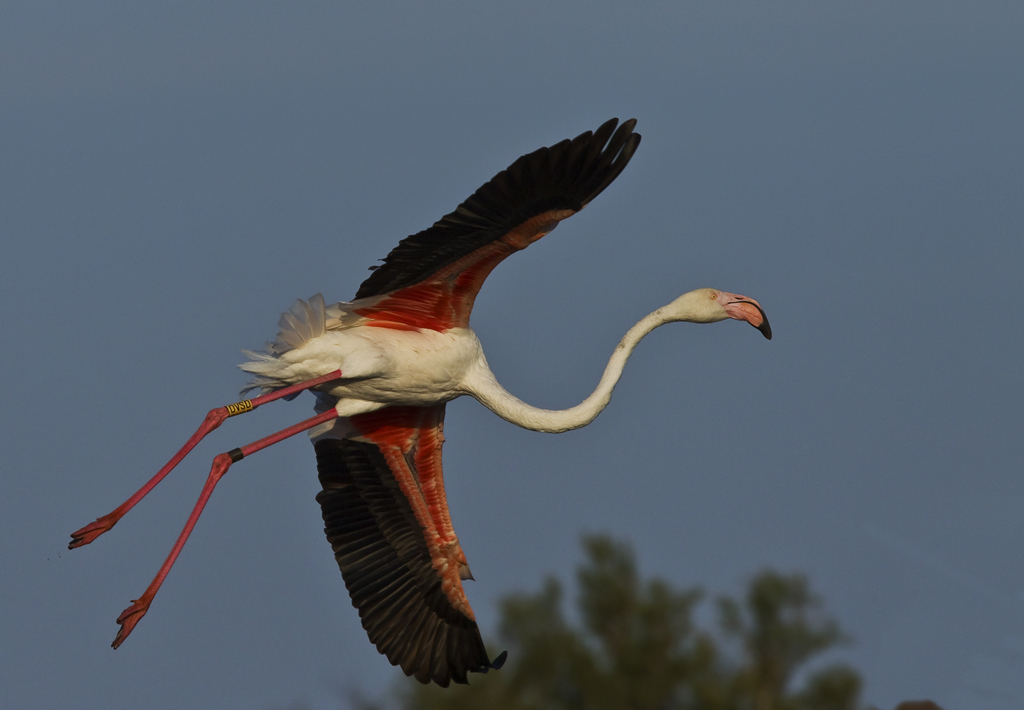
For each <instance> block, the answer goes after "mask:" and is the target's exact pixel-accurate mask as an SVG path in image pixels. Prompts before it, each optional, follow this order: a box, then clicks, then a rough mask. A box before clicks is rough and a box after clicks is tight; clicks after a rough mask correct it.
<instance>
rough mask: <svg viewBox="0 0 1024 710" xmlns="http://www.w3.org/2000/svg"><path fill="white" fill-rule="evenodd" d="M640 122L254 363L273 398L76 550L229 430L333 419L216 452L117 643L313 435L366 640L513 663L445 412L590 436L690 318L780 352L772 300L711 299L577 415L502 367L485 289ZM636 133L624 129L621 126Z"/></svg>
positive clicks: (558, 217)
mask: <svg viewBox="0 0 1024 710" xmlns="http://www.w3.org/2000/svg"><path fill="white" fill-rule="evenodd" d="M635 124H636V121H635V119H634V120H628V121H625V122H623V123H622V124H621V125H618V120H617V119H611V120H610V121H607V122H606V123H604V124H603V125H602V126H600V127H599V128H598V129H597V130H596V131H593V132H591V131H587V132H585V133H582V134H580V135H579V136H577V137H576V138H574V139H572V140H563V141H561V142H560V143H557V144H555V145H553V146H550V147H548V148H541V149H539V150H536V151H534V152H532V153H529V154H528V155H524V156H522V157H520V158H519V159H518V160H516V161H515V162H513V163H512V165H510V166H509V167H508V168H507V169H506V170H503V171H502V172H500V173H498V174H497V175H496V176H495V177H494V178H492V179H491V180H490V181H489V182H487V183H486V184H484V185H483V186H482V187H481V188H480V189H478V190H477V191H476V192H475V193H473V195H471V196H470V197H469V199H467V200H466V201H465V202H463V203H462V204H461V205H459V206H458V207H457V208H456V209H455V211H454V212H451V213H450V214H448V215H446V216H444V217H443V218H441V220H439V221H438V222H436V223H435V224H434V225H433V226H432V227H430V228H429V229H426V230H424V231H422V232H419V233H418V234H414V235H412V236H410V237H407V238H406V239H404V240H402V241H401V242H400V243H399V244H398V246H396V247H395V248H394V249H393V250H392V251H391V253H390V254H388V256H387V258H385V259H384V260H383V264H382V265H381V266H379V267H371V268H372V269H373V273H372V274H371V275H370V277H369V278H367V279H366V281H364V282H363V284H362V285H361V286H360V287H359V290H358V292H357V293H356V296H355V299H354V300H353V301H351V302H342V303H335V304H333V305H326V304H325V302H324V299H323V296H321V295H320V294H317V295H315V296H313V297H311V298H310V299H308V300H305V301H304V300H299V301H297V302H296V303H295V304H294V305H293V306H292V308H291V309H290V310H289V311H288V312H286V313H284V314H283V315H282V317H281V319H280V321H279V323H278V327H279V328H280V332H279V333H278V336H277V339H276V340H275V341H274V342H273V343H271V344H268V346H267V349H266V351H265V352H259V353H257V352H249V351H245V354H246V355H247V356H248V358H249V359H248V361H247V362H245V363H243V364H242V365H240V367H241V368H242V369H243V370H245V371H246V372H248V373H250V374H252V375H253V376H254V377H253V379H252V381H251V383H250V385H249V387H248V388H247V390H243V393H242V394H243V396H244V395H245V394H246V393H247V392H248V391H253V390H258V391H259V392H260V394H259V396H256V397H253V398H252V399H245V400H243V401H241V402H238V403H235V404H231V405H228V406H226V407H217V408H215V409H212V410H210V412H209V413H208V414H207V415H206V418H205V420H204V421H203V423H202V424H201V425H200V427H199V429H198V430H197V431H196V433H195V434H194V435H193V436H192V438H190V439H189V440H188V441H187V442H186V443H185V445H184V446H183V447H182V449H181V450H180V451H178V453H177V454H175V456H174V457H173V458H172V459H171V460H170V461H169V462H168V463H167V464H166V465H165V466H164V467H163V468H162V469H160V471H159V472H157V474H156V475H155V476H154V477H153V478H152V479H151V480H150V481H149V482H148V483H147V484H146V485H145V486H143V487H142V488H141V489H140V490H139V491H138V492H137V493H136V494H135V495H133V496H132V497H131V498H129V499H128V500H127V501H125V502H124V503H123V504H122V505H121V506H119V507H118V508H116V509H115V510H114V511H112V512H111V513H109V514H107V515H105V516H103V517H101V518H98V519H97V520H96V521H95V522H93V523H91V524H89V525H87V526H85V527H83V528H81V529H80V530H77V531H76V532H74V533H72V536H71V537H72V540H71V543H70V544H69V547H70V548H72V549H73V548H77V547H81V546H83V545H87V544H89V543H91V542H92V541H93V540H95V539H96V538H97V537H98V536H99V535H101V534H103V533H104V532H106V531H108V530H110V529H111V528H112V527H113V526H114V525H115V524H116V523H117V521H118V520H120V519H121V517H122V516H123V515H124V514H125V513H127V512H128V510H130V509H131V508H132V507H133V506H134V505H135V504H136V503H138V502H139V500H141V499H142V498H143V497H144V496H145V495H146V494H148V493H149V492H150V491H151V490H152V489H153V487H154V486H156V485H157V483H159V482H160V481H161V480H162V479H163V478H164V477H165V476H166V475H167V474H168V473H169V472H170V471H171V469H173V468H174V467H175V466H176V465H177V464H178V463H179V462H180V461H181V460H182V459H183V458H184V457H185V455H186V454H187V453H188V452H189V451H191V450H192V448H193V447H194V446H195V445H196V444H197V443H199V441H200V440H202V439H203V437H205V436H206V435H207V434H209V433H210V432H211V431H213V430H214V429H216V428H217V427H219V426H220V425H221V423H223V422H224V420H225V419H227V418H229V417H232V416H237V415H240V414H244V413H246V412H249V411H252V410H253V409H255V408H257V407H259V406H262V405H263V404H266V403H268V402H271V401H274V400H277V399H282V398H284V399H291V398H294V397H296V396H298V394H299V393H301V392H302V391H304V390H311V391H312V392H313V393H314V394H315V396H316V404H315V408H314V411H315V412H316V415H315V416H313V417H311V418H309V419H306V420H305V421H303V422H300V423H299V424H296V425H294V426H292V427H289V428H287V429H284V430H283V431H280V432H277V433H276V434H272V435H270V436H268V437H265V438H263V439H260V440H259V441H256V442H253V443H251V444H248V445H246V446H242V447H240V448H236V449H233V450H231V451H229V452H226V453H223V454H220V455H218V456H216V457H215V458H214V460H213V466H212V468H211V470H210V474H209V477H208V478H207V481H206V483H205V485H204V486H203V490H202V492H201V494H200V496H199V500H198V501H197V502H196V505H195V507H194V509H193V510H192V513H191V514H190V516H189V518H188V520H187V522H186V524H185V527H184V529H183V530H182V532H181V534H180V535H179V537H178V539H177V541H176V543H175V545H174V547H173V548H172V550H171V552H170V554H169V555H168V556H167V559H166V560H165V561H164V563H163V565H162V566H161V568H160V570H159V571H158V573H157V575H156V577H155V578H154V579H153V581H152V583H151V584H150V585H149V587H148V588H147V589H146V590H145V592H144V593H143V594H142V596H141V597H139V598H138V599H136V600H133V601H132V604H131V606H129V607H128V608H127V609H125V610H124V612H123V613H122V614H121V615H120V616H119V617H118V619H117V623H118V624H120V629H119V631H118V633H117V636H116V637H115V639H114V642H113V644H112V646H113V647H114V648H117V647H118V646H120V645H121V643H123V642H124V640H125V639H126V638H127V637H128V635H129V634H130V633H131V632H132V630H133V629H134V628H135V625H136V624H138V622H139V620H140V619H141V618H142V617H143V616H144V615H145V614H146V612H147V611H148V610H149V607H150V604H151V603H152V601H153V598H154V596H155V595H156V592H157V590H158V589H159V588H160V585H161V584H162V583H163V580H164V579H165V578H166V576H167V574H168V572H169V571H170V569H171V566H172V565H173V564H174V561H175V560H176V559H177V557H178V554H179V553H180V552H181V549H182V547H183V546H184V544H185V541H186V540H187V539H188V536H189V534H190V533H191V531H192V528H193V527H194V526H195V523H196V521H197V520H198V518H199V516H200V514H201V513H202V511H203V508H204V507H205V505H206V502H207V501H208V500H209V497H210V495H211V494H212V492H213V489H214V487H215V486H216V485H217V482H218V481H219V480H220V479H221V478H222V477H223V476H224V474H225V473H226V472H227V471H228V469H229V467H230V466H231V465H232V464H233V463H236V462H238V461H240V460H241V459H242V458H243V457H245V456H249V455H251V454H253V453H255V452H257V451H259V450H261V449H263V448H266V447H267V446H270V445H272V444H274V443H277V442H279V441H281V440H283V439H285V438H287V437H290V436H293V435H295V434H297V433H299V432H301V431H308V432H309V436H310V438H311V439H312V442H313V446H314V450H315V453H316V461H317V470H318V473H319V479H320V483H321V485H322V487H323V490H322V491H321V492H320V493H319V494H318V495H317V502H318V503H319V504H320V507H321V510H322V514H323V519H324V523H325V532H326V534H327V539H328V540H329V542H330V543H331V547H332V548H333V550H334V555H335V559H336V561H337V563H338V566H339V567H340V569H341V574H342V577H343V580H344V582H345V585H346V587H347V589H348V592H349V595H350V597H351V600H352V605H353V606H354V607H355V608H356V609H357V610H358V612H359V616H360V618H361V621H362V625H363V628H364V629H365V630H366V632H367V634H368V635H369V638H370V641H371V642H372V643H373V644H374V645H375V646H376V647H377V649H378V651H379V652H380V653H382V654H383V655H385V656H386V657H387V659H388V660H389V661H390V662H391V664H392V665H398V666H401V668H402V670H403V671H404V672H405V674H406V675H410V676H414V677H415V678H416V679H417V680H418V681H420V682H422V683H429V682H430V681H433V682H434V683H436V684H438V685H440V686H442V687H446V686H448V684H449V682H450V681H455V682H456V683H465V682H467V680H466V678H467V673H469V672H487V671H488V670H489V669H496V668H500V667H501V664H502V663H503V662H504V660H505V655H506V654H505V653H502V654H500V655H499V656H497V657H496V658H495V659H493V660H491V659H490V657H489V656H488V654H487V652H486V650H485V648H484V644H483V640H482V638H481V635H480V631H479V629H478V627H477V623H476V620H475V617H474V615H473V610H472V609H471V608H470V605H469V601H468V600H467V598H466V595H465V592H464V589H463V586H462V582H463V581H465V580H468V579H473V576H472V574H471V573H470V569H469V564H468V562H467V560H466V556H465V554H464V553H463V551H462V547H461V546H460V544H459V540H458V538H457V537H456V535H455V531H454V529H453V528H452V521H451V517H450V515H449V512H448V505H447V502H446V499H445V489H444V481H443V476H442V469H441V448H442V444H443V442H444V436H443V433H442V432H443V426H444V411H445V404H446V403H447V402H449V401H451V400H453V399H455V398H456V397H461V396H463V395H469V396H471V397H474V398H476V399H477V400H478V401H480V402H481V403H482V404H483V405H484V406H485V407H487V408H488V409H490V410H491V411H493V412H494V413H495V414H497V415H498V416H499V417H501V418H503V419H505V420H507V421H509V422H511V423H513V424H516V425H518V426H521V427H524V428H526V429H531V430H534V431H541V432H563V431H568V430H571V429H576V428H579V427H582V426H586V425H587V424H589V423H590V422H591V421H593V420H594V418H595V417H597V415H598V414H599V413H600V412H601V411H602V410H603V409H604V408H605V406H606V405H607V404H608V402H609V400H610V399H611V395H612V390H613V388H614V387H615V384H616V382H617V381H618V379H619V377H620V375H621V374H622V370H623V367H624V366H625V364H626V360H627V359H628V358H629V356H630V353H631V352H632V351H633V349H634V348H635V347H636V346H637V344H638V343H639V342H640V340H641V339H642V338H643V337H644V336H646V335H647V334H648V333H650V332H651V331H652V330H654V329H655V328H657V327H659V326H661V325H663V324H665V323H670V322H673V321H686V322H691V323H713V322H716V321H721V320H725V319H728V318H732V319H736V320H741V321H746V322H748V323H750V324H751V325H753V326H754V327H755V328H757V329H758V330H759V331H761V333H762V334H763V335H764V336H765V337H766V338H768V339H771V337H772V333H771V328H770V326H769V325H768V319H767V317H766V316H765V313H764V311H763V310H762V308H761V306H760V304H758V302H757V301H755V300H753V299H751V298H747V297H745V296H740V295H737V294H733V293H729V292H726V291H722V290H718V289H711V288H701V289H697V290H695V291H690V292H689V293H686V294H683V295H682V296H680V297H679V298H677V299H676V300H674V301H672V302H671V303H669V304H668V305H665V306H663V307H661V308H659V309H657V310H656V311H654V312H653V313H651V314H649V315H647V316H646V317H644V318H643V319H641V320H640V321H639V322H638V323H637V324H636V325H634V326H633V327H632V328H630V329H629V331H628V332H627V333H626V334H625V336H624V337H623V338H622V340H621V341H620V342H619V344H618V346H616V348H615V351H614V352H613V354H612V356H611V359H610V360H609V362H608V365H607V367H606V368H605V371H604V374H603V375H602V377H601V380H600V382H599V383H598V385H597V388H596V389H595V390H594V392H593V393H592V394H591V395H590V396H588V397H587V398H586V399H585V400H584V401H583V402H581V403H580V404H578V405H576V406H575V407H571V408H569V409H565V410H561V411H552V410H547V409H540V408H538V407H533V406H530V405H528V404H526V403H524V402H522V401H521V400H519V399H517V398H516V397H515V396H513V395H512V394H510V393H509V392H507V391H506V390H505V389H504V388H503V387H502V386H501V385H500V384H499V383H498V381H497V379H495V377H494V375H493V374H492V372H491V370H490V369H489V368H488V366H487V360H486V358H485V357H484V353H483V349H482V347H481V345H480V341H479V340H478V339H477V337H476V335H475V334H474V333H473V331H472V329H470V327H469V315H470V311H471V310H472V308H473V302H474V299H475V298H476V295H477V292H478V291H479V289H480V286H481V285H482V284H483V282H484V279H486V278H487V275H488V274H489V273H490V272H491V269H493V268H494V267H495V266H497V265H498V263H499V262H501V261H502V260H503V259H505V257H507V256H509V255H511V254H513V253H515V252H517V251H519V250H521V249H525V248H526V247H528V246H529V245H530V244H532V243H533V242H535V241H537V240H538V239H540V238H541V237H543V236H544V235H545V234H547V233H549V232H550V231H551V230H553V229H554V228H555V227H556V226H558V224H559V222H561V221H562V220H564V219H566V218H568V217H570V216H572V215H573V214H575V213H576V212H579V211H580V210H581V209H583V208H584V207H585V206H586V205H587V204H588V203H589V202H590V201H591V200H592V199H594V198H595V197H596V196H597V195H599V194H600V193H601V192H602V191H603V190H604V189H605V188H606V187H608V185H609V184H611V182H612V181H613V180H614V179H615V178H616V177H618V175H619V173H621V172H622V170H623V169H624V168H625V167H626V164H627V163H628V162H629V160H630V158H632V156H633V153H634V152H635V151H636V149H637V146H638V145H639V144H640V135H639V134H637V133H635V132H634V130H633V129H634V126H635ZM616 126H618V128H616Z"/></svg>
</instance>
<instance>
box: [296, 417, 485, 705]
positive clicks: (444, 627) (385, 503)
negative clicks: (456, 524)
mask: <svg viewBox="0 0 1024 710" xmlns="http://www.w3.org/2000/svg"><path fill="white" fill-rule="evenodd" d="M443 420H444V405H443V404H441V405H437V406H435V407H427V408H418V407H389V408H387V409H383V410H380V411H379V412H374V413H372V414H364V415H359V416H357V417H353V418H352V419H351V422H352V425H353V426H354V428H355V430H356V432H357V434H358V435H357V436H356V438H354V439H321V440H319V441H317V442H316V444H315V448H316V459H317V469H318V470H319V474H320V483H321V485H322V486H323V490H322V491H321V492H320V493H319V494H318V495H317V497H316V499H317V502H318V503H320V507H321V509H322V511H323V517H324V525H325V528H324V531H325V532H326V533H327V539H328V540H329V541H330V543H331V547H332V548H333V549H334V557H335V559H336V560H337V562H338V566H339V567H340V568H341V575H342V577H343V578H344V580H345V586H346V587H347V588H348V592H349V596H350V597H351V598H352V605H353V606H354V607H355V608H356V609H358V610H359V617H360V619H361V620H362V624H363V628H364V629H366V633H367V634H369V636H370V641H371V642H372V643H373V644H374V645H375V646H376V647H377V650H378V651H380V652H381V653H382V654H384V655H385V656H387V659H388V660H389V661H391V663H392V665H397V666H401V667H402V670H403V671H405V674H406V675H411V676H415V677H416V680H418V681H420V682H421V683H427V682H429V681H431V680H432V681H434V682H435V683H437V684H438V685H440V686H442V687H447V686H448V683H449V681H452V680H454V681H455V682H456V683H465V682H467V681H466V674H467V673H468V672H470V671H474V672H478V673H486V672H487V670H488V669H490V668H499V667H500V666H501V664H502V663H503V662H504V654H502V655H501V656H499V657H498V658H497V659H495V661H494V662H493V663H492V662H491V660H490V659H489V657H488V656H487V651H486V650H485V649H484V644H483V640H482V639H481V637H480V631H479V629H478V628H477V624H476V619H475V618H474V616H473V610H472V609H471V608H470V606H469V601H468V600H467V599H466V595H465V593H464V592H463V589H462V578H468V577H469V567H468V566H467V565H466V559H465V557H464V555H463V554H462V550H461V548H460V547H459V541H458V538H456V537H455V532H454V531H453V530H452V525H451V519H450V518H449V515H448V504H447V501H446V500H445V494H444V480H443V476H442V472H441V444H442V442H443V441H444V437H443V435H442V427H443Z"/></svg>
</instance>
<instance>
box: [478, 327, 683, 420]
mask: <svg viewBox="0 0 1024 710" xmlns="http://www.w3.org/2000/svg"><path fill="white" fill-rule="evenodd" d="M665 310H666V309H665V308H659V309H658V310H656V311H654V312H653V313H651V314H649V315H648V316H646V317H644V318H643V319H642V320H641V321H640V322H639V323H637V324H636V325H634V326H633V327H632V328H630V329H629V330H628V331H627V332H626V334H625V335H624V336H622V340H620V341H619V344H618V345H616V346H615V351H614V352H613V353H612V356H611V359H609V360H608V365H607V366H606V367H605V368H604V374H603V375H602V376H601V381H600V382H599V383H598V385H597V389H595V390H594V391H593V392H592V393H591V395H590V396H589V397H587V398H586V399H585V400H583V401H582V402H580V403H579V404H577V405H576V406H575V407H571V408H569V409H560V410H552V409H541V408H539V407H533V406H531V405H529V404H526V403H525V402H523V401H522V400H521V399H519V398H518V397H515V396H513V395H512V394H510V393H509V392H508V391H507V390H506V389H505V388H504V387H502V386H501V385H500V384H498V381H497V379H495V377H494V373H492V372H491V370H490V368H488V367H487V362H486V360H484V359H483V358H481V360H480V362H479V364H478V367H477V368H476V369H475V370H474V371H473V372H472V373H471V374H470V376H469V377H468V378H467V379H466V381H465V382H464V385H465V387H466V390H467V392H468V394H470V395H472V396H473V397H475V398H476V399H477V400H479V401H480V403H481V404H483V405H484V406H485V407H487V408H488V409H490V410H491V411H492V412H494V413H495V414H497V415H498V416H499V417H501V418H502V419H504V420H506V421H509V422H512V423H513V424H516V425H518V426H521V427H523V428H524V429H532V430H533V431H543V432H550V433H558V432H562V431H569V430H571V429H579V428H580V427H583V426H586V425H587V424H590V422H592V421H594V419H595V418H597V415H598V414H600V413H601V411H602V410H603V409H604V408H605V407H607V406H608V402H609V401H610V400H611V398H612V390H614V389H615V385H616V383H618V381H619V378H620V377H621V376H622V370H623V368H624V367H625V366H626V361H627V360H628V359H629V356H630V355H631V354H632V352H633V349H634V348H635V347H636V346H637V344H638V343H639V342H640V341H641V340H642V339H643V338H644V336H646V335H647V334H648V333H650V332H651V331H652V330H654V329H655V328H657V327H658V326H660V325H664V324H665V323H668V322H670V321H672V320H679V318H676V317H673V318H669V317H668V316H667V315H666V313H665Z"/></svg>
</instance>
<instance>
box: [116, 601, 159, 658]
mask: <svg viewBox="0 0 1024 710" xmlns="http://www.w3.org/2000/svg"><path fill="white" fill-rule="evenodd" d="M149 603H150V602H149V600H143V599H133V600H132V605H131V606H130V607H128V608H127V609H125V610H124V611H122V612H121V616H119V617H117V623H119V624H120V625H121V629H120V630H119V631H118V632H117V636H115V637H114V642H113V643H112V644H110V646H111V647H112V648H117V647H118V646H120V645H121V644H122V643H124V640H125V639H126V638H128V634H130V633H131V632H132V629H134V628H135V625H136V624H137V623H139V621H141V620H142V617H144V616H145V615H146V612H147V611H149Z"/></svg>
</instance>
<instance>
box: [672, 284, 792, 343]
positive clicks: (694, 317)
mask: <svg viewBox="0 0 1024 710" xmlns="http://www.w3.org/2000/svg"><path fill="white" fill-rule="evenodd" d="M664 316H665V318H666V319H667V320H672V321H687V322H689V323H716V322H718V321H720V320H725V319H726V318H733V319H735V320H742V321H746V322H747V323H750V325H752V326H754V327H755V328H757V329H758V330H759V331H761V334H762V335H763V336H764V337H765V338H767V339H768V340H771V339H772V327H771V326H770V325H768V316H766V315H765V314H764V309H762V308H761V304H760V303H758V302H757V301H755V300H754V299H752V298H747V297H746V296H740V295H738V294H735V293H729V292H728V291H720V290H718V289H716V288H699V289H697V290H696V291H690V292H689V293H684V294H683V295H682V296H680V297H679V298H677V299H676V300H674V301H672V303H670V304H668V305H667V306H665V313H664Z"/></svg>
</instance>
